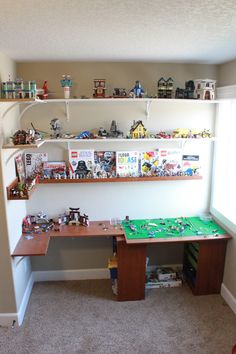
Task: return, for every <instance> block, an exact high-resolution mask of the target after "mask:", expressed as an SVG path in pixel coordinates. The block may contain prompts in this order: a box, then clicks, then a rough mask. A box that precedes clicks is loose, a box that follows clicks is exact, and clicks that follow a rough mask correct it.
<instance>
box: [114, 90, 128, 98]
mask: <svg viewBox="0 0 236 354" xmlns="http://www.w3.org/2000/svg"><path fill="white" fill-rule="evenodd" d="M113 97H114V98H124V97H127V93H126V90H125V89H124V88H114V92H113Z"/></svg>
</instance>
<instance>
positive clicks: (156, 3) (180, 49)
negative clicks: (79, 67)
mask: <svg viewBox="0 0 236 354" xmlns="http://www.w3.org/2000/svg"><path fill="white" fill-rule="evenodd" d="M0 52H2V53H4V54H7V55H8V56H10V57H11V58H12V59H15V60H16V61H42V60H44V61H45V60H47V61H48V60H58V61H59V60H60V61H62V60H63V61H158V62H184V63H210V64H215V63H222V62H226V61H230V60H232V59H236V1H235V0H17V1H15V0H0Z"/></svg>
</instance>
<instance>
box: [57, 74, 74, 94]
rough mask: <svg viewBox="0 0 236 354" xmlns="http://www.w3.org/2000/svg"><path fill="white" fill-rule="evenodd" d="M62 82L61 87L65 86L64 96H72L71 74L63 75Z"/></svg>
mask: <svg viewBox="0 0 236 354" xmlns="http://www.w3.org/2000/svg"><path fill="white" fill-rule="evenodd" d="M60 83H61V87H63V88H64V98H70V88H71V87H72V84H73V82H72V80H71V77H70V75H62V80H61V81H60Z"/></svg>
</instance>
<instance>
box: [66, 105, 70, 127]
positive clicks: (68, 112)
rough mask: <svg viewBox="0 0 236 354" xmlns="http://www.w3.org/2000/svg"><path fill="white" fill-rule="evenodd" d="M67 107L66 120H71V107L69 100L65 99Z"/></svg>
mask: <svg viewBox="0 0 236 354" xmlns="http://www.w3.org/2000/svg"><path fill="white" fill-rule="evenodd" d="M65 107H66V121H67V122H69V121H70V108H69V101H67V100H66V101H65Z"/></svg>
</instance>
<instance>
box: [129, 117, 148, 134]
mask: <svg viewBox="0 0 236 354" xmlns="http://www.w3.org/2000/svg"><path fill="white" fill-rule="evenodd" d="M146 132H147V129H146V128H145V127H144V125H143V122H142V121H141V120H138V121H137V122H135V120H134V122H133V125H132V127H131V128H130V137H131V139H143V138H145V137H146V135H147V133H146Z"/></svg>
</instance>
